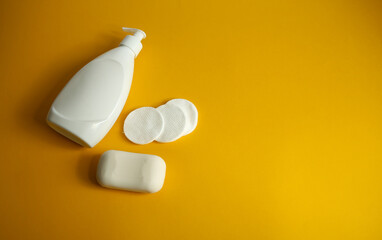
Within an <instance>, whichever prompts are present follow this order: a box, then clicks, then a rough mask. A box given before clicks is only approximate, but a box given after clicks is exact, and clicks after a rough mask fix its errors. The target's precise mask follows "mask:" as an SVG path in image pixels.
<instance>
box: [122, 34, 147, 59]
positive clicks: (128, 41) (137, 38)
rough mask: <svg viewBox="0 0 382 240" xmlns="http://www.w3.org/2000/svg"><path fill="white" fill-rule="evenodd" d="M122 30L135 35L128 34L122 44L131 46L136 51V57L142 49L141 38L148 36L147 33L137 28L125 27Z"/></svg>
mask: <svg viewBox="0 0 382 240" xmlns="http://www.w3.org/2000/svg"><path fill="white" fill-rule="evenodd" d="M122 30H123V31H125V32H128V33H131V34H133V35H128V36H126V37H125V38H124V39H123V40H122V42H121V45H123V46H126V47H128V48H130V49H131V50H132V51H133V52H134V55H135V57H137V56H138V54H139V52H140V51H141V49H142V43H141V40H142V39H145V38H146V33H145V32H144V31H142V30H140V29H137V28H127V27H123V28H122Z"/></svg>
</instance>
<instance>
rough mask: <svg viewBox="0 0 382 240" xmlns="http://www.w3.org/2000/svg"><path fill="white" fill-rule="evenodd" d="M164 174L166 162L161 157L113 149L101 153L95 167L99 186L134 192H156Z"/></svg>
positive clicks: (159, 187)
mask: <svg viewBox="0 0 382 240" xmlns="http://www.w3.org/2000/svg"><path fill="white" fill-rule="evenodd" d="M165 175H166V163H165V162H164V161H163V159H162V158H160V157H158V156H155V155H149V154H140V153H130V152H123V151H115V150H110V151H107V152H105V153H104V154H102V156H101V158H100V160H99V163H98V168H97V181H98V183H99V184H100V185H101V186H103V187H107V188H114V189H121V190H128V191H134V192H148V193H154V192H158V191H159V190H161V188H162V186H163V183H164V178H165Z"/></svg>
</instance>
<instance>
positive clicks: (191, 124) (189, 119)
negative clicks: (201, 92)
mask: <svg viewBox="0 0 382 240" xmlns="http://www.w3.org/2000/svg"><path fill="white" fill-rule="evenodd" d="M167 104H174V105H176V106H178V107H179V108H180V109H182V110H183V112H184V113H185V115H186V128H185V129H184V132H183V135H187V134H189V133H191V132H192V131H194V129H195V128H196V125H197V124H198V110H197V109H196V107H195V105H194V104H193V103H192V102H190V101H188V100H186V99H173V100H170V101H168V102H167Z"/></svg>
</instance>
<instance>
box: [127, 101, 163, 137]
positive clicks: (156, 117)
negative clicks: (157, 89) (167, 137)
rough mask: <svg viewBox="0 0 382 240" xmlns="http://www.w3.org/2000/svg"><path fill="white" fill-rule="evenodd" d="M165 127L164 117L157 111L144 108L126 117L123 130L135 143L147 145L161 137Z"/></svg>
mask: <svg viewBox="0 0 382 240" xmlns="http://www.w3.org/2000/svg"><path fill="white" fill-rule="evenodd" d="M163 126H164V121H163V117H162V115H161V113H160V112H159V111H158V110H157V109H155V108H152V107H142V108H138V109H136V110H134V111H132V112H131V113H130V114H129V115H128V116H127V117H126V120H125V124H124V127H123V129H124V132H125V135H126V137H127V138H128V139H129V140H130V141H132V142H133V143H136V144H147V143H151V142H152V141H154V140H155V139H156V138H158V137H159V135H161V133H162V131H163Z"/></svg>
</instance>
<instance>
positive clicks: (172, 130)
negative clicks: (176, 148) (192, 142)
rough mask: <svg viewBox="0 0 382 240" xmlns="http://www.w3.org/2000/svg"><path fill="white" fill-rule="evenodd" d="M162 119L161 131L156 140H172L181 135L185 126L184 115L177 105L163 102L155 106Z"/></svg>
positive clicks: (163, 141)
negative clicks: (163, 103)
mask: <svg viewBox="0 0 382 240" xmlns="http://www.w3.org/2000/svg"><path fill="white" fill-rule="evenodd" d="M157 110H158V111H159V112H160V113H161V114H162V117H163V120H164V126H163V132H162V134H161V135H160V136H159V137H158V138H157V139H156V141H157V142H162V143H165V142H173V141H175V140H177V139H178V138H180V137H181V136H183V132H184V129H185V128H186V115H185V114H184V112H183V111H182V109H180V108H179V107H178V106H176V105H174V104H165V105H162V106H160V107H158V108H157Z"/></svg>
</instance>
